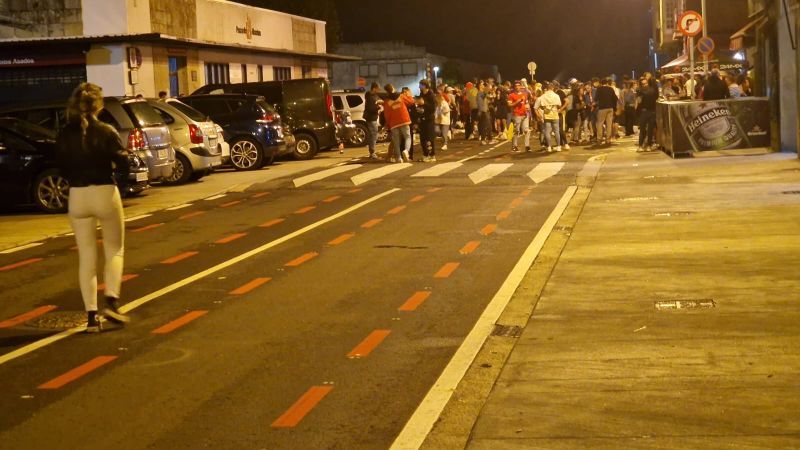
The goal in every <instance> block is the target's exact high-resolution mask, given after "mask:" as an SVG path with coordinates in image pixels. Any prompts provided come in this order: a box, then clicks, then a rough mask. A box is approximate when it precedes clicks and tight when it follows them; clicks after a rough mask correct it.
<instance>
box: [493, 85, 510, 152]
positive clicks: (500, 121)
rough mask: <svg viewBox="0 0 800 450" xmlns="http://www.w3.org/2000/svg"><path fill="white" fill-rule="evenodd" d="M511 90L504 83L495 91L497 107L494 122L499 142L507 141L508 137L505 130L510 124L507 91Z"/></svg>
mask: <svg viewBox="0 0 800 450" xmlns="http://www.w3.org/2000/svg"><path fill="white" fill-rule="evenodd" d="M510 88H511V84H510V83H509V82H508V81H506V82H505V83H503V84H501V85H500V86H499V87H498V89H497V105H496V109H495V111H496V118H495V122H496V123H497V124H496V127H497V137H498V138H499V139H501V140H507V139H508V137H507V136H506V130H508V125H509V123H510V121H509V119H508V118H509V116H510V115H511V110H510V109H509V108H508V94H509V92H508V91H509V89H510Z"/></svg>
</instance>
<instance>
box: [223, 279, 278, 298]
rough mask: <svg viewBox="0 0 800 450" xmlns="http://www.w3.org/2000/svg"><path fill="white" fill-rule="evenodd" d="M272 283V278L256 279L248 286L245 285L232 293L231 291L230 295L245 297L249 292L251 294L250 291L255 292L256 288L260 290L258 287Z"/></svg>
mask: <svg viewBox="0 0 800 450" xmlns="http://www.w3.org/2000/svg"><path fill="white" fill-rule="evenodd" d="M270 281H272V278H266V277H265V278H256V279H255V280H253V281H250V282H249V283H247V284H245V285H243V286H240V287H238V288H236V289H234V290H232V291H230V292H228V293H229V294H230V295H244V294H247V293H248V292H250V291H252V290H254V289H256V288H258V287H260V286H262V285H264V284H266V283H269V282H270Z"/></svg>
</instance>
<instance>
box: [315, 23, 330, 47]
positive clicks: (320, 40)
mask: <svg viewBox="0 0 800 450" xmlns="http://www.w3.org/2000/svg"><path fill="white" fill-rule="evenodd" d="M326 36H327V34H325V22H317V53H328V43H327V37H326Z"/></svg>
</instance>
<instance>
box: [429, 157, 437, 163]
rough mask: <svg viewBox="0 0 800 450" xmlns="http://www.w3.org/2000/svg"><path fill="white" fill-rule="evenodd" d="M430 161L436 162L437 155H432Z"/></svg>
mask: <svg viewBox="0 0 800 450" xmlns="http://www.w3.org/2000/svg"><path fill="white" fill-rule="evenodd" d="M428 162H436V157H435V156H431V157H430V158H429V159H428Z"/></svg>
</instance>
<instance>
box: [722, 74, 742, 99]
mask: <svg viewBox="0 0 800 450" xmlns="http://www.w3.org/2000/svg"><path fill="white" fill-rule="evenodd" d="M725 83H726V84H727V85H728V93H729V94H730V96H731V98H742V87H741V86H739V83H738V82H737V81H736V78H734V77H733V75H728V76H727V77H725Z"/></svg>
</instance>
